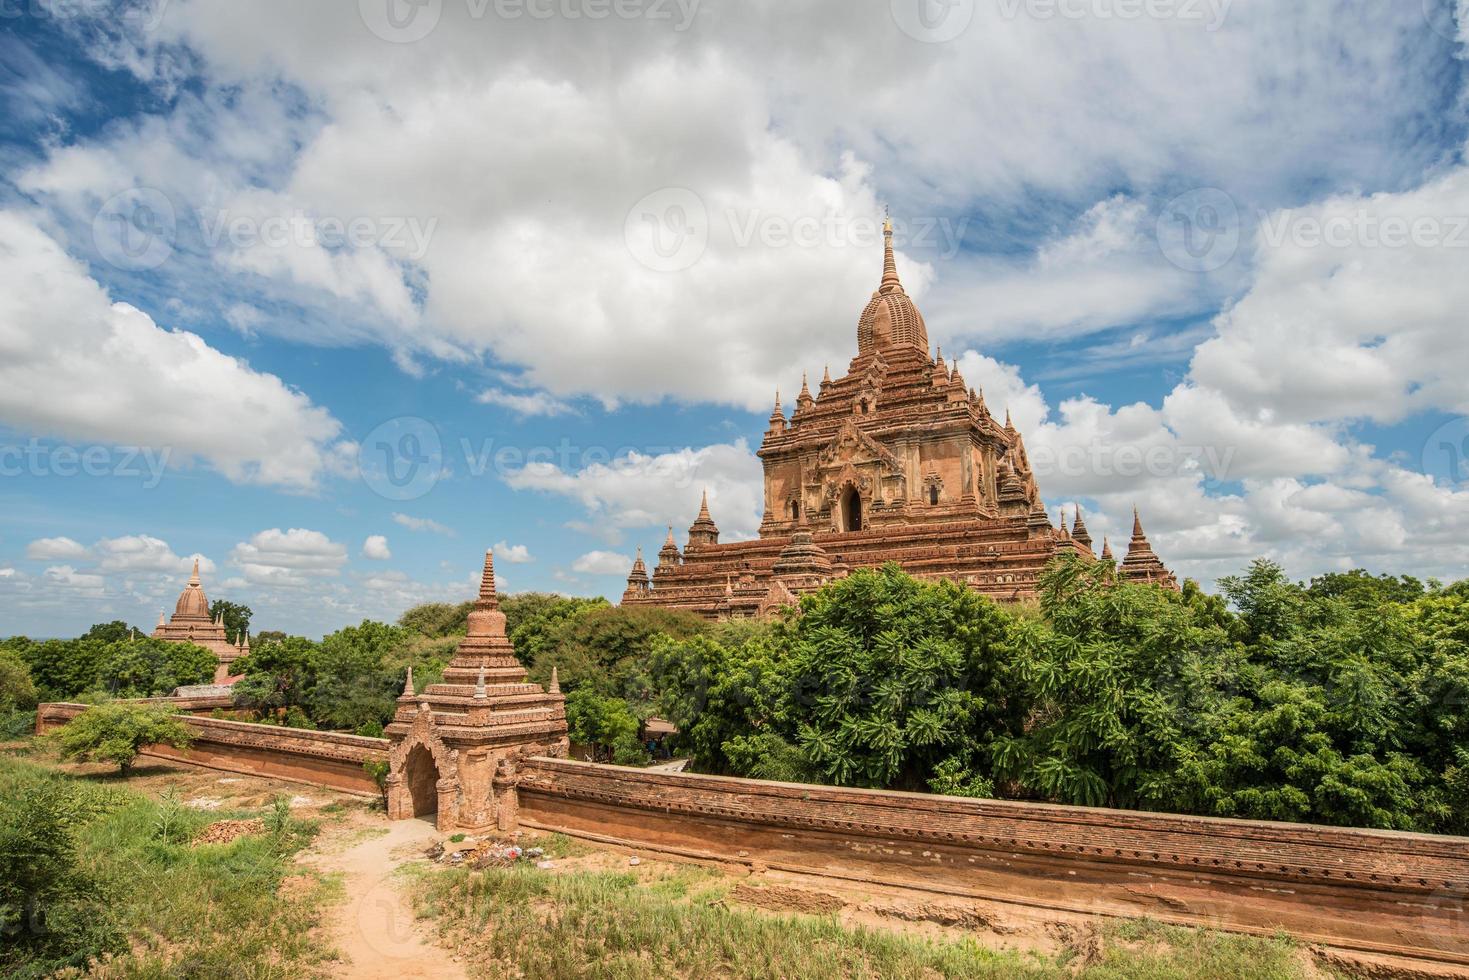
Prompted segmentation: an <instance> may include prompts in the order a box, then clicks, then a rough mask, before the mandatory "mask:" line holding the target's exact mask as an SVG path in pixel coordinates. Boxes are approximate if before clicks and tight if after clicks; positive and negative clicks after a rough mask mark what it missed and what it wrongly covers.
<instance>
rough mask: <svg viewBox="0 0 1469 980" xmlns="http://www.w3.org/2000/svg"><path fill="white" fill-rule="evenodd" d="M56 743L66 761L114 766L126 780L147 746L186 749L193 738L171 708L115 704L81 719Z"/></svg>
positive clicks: (58, 736) (66, 728)
mask: <svg viewBox="0 0 1469 980" xmlns="http://www.w3.org/2000/svg"><path fill="white" fill-rule="evenodd" d="M56 741H57V744H58V745H59V746H60V748H61V757H62V758H63V759H75V760H78V761H81V762H113V763H116V764H117V767H118V769H119V771H121V773H122V774H123V775H124V776H126V775H127V774H128V770H130V769H131V768H132V765H133V761H134V760H135V759H136V758H137V757H138V753H139V752H141V751H142V750H143V749H144V748H145V747H146V746H149V745H171V746H173V747H174V748H178V749H186V748H188V747H189V743H190V742H192V741H193V736H192V735H191V734H190V733H189V730H188V728H187V727H185V726H184V723H183V722H182V721H180V720H179V718H178V716H177V715H174V714H173V713H172V712H170V711H169V710H168V709H167V708H150V707H145V706H143V705H137V704H123V703H121V702H113V703H111V704H102V705H98V706H97V707H95V708H89V709H88V710H87V711H84V712H82V713H81V714H79V715H77V716H76V717H75V718H73V719H72V720H71V721H70V722H68V723H67V724H66V725H65V726H64V727H63V728H62V729H61V731H59V732H57V734H56Z"/></svg>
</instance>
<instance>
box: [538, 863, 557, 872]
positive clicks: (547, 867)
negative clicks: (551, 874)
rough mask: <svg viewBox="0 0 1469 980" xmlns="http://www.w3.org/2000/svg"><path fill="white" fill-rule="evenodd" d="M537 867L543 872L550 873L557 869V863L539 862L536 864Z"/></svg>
mask: <svg viewBox="0 0 1469 980" xmlns="http://www.w3.org/2000/svg"><path fill="white" fill-rule="evenodd" d="M536 867H538V868H540V869H541V870H542V871H550V870H551V869H552V868H554V867H556V862H555V861H537V862H536Z"/></svg>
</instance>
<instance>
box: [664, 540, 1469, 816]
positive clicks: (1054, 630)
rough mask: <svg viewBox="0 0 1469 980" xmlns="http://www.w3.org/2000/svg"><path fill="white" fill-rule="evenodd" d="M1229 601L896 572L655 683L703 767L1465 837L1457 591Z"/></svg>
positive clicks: (1097, 581)
mask: <svg viewBox="0 0 1469 980" xmlns="http://www.w3.org/2000/svg"><path fill="white" fill-rule="evenodd" d="M1221 586H1222V589H1223V593H1224V595H1223V596H1222V597H1215V596H1208V595H1205V594H1203V593H1202V592H1200V591H1199V590H1198V589H1197V588H1196V587H1194V586H1192V585H1189V586H1188V587H1186V588H1185V589H1184V590H1183V591H1182V592H1181V593H1174V592H1168V591H1164V590H1161V589H1157V588H1153V587H1148V586H1138V585H1129V584H1123V583H1119V582H1118V581H1116V580H1115V573H1114V569H1113V567H1112V566H1111V564H1110V563H1099V564H1094V565H1087V564H1083V563H1081V562H1079V561H1065V560H1063V561H1058V562H1056V563H1054V564H1053V565H1052V566H1051V567H1050V568H1049V569H1048V570H1047V572H1046V574H1045V576H1044V578H1043V580H1042V583H1041V598H1040V601H1039V603H1038V604H1036V605H1034V606H1010V607H1000V606H996V605H994V604H992V603H990V602H988V601H985V600H982V599H980V598H978V597H976V596H974V595H973V594H971V593H969V592H967V591H966V590H963V589H960V588H957V587H955V586H953V585H950V584H948V583H937V584H927V583H920V582H917V581H915V580H913V579H911V578H909V577H908V576H906V575H904V574H903V573H902V572H901V571H900V570H899V569H898V568H897V567H896V566H888V567H887V568H884V569H880V570H870V571H860V572H857V573H854V574H853V575H851V576H850V577H848V578H847V579H845V580H842V581H839V582H836V583H833V584H832V585H830V586H828V587H827V588H825V589H823V590H822V591H821V592H819V593H817V594H816V595H813V596H808V597H806V598H805V599H804V600H803V601H802V612H801V615H799V616H792V617H789V618H787V619H785V620H784V621H782V622H779V623H777V624H774V625H773V626H771V627H768V628H764V629H760V628H752V629H748V630H747V631H746V633H745V634H744V635H743V636H736V635H734V634H732V633H730V634H727V635H725V636H716V635H714V634H707V633H706V634H702V635H696V636H692V637H688V638H685V639H674V638H665V639H662V640H660V641H659V642H658V643H657V644H655V648H654V652H653V654H652V656H651V658H650V661H649V669H650V672H651V679H652V685H653V688H654V690H656V692H657V703H658V705H659V706H660V707H661V708H662V710H663V711H664V713H665V714H666V716H667V717H669V718H670V719H671V720H672V721H674V722H675V724H677V725H678V726H679V727H680V729H682V731H683V744H684V746H685V747H686V748H687V750H689V751H690V752H691V753H692V755H693V757H694V760H695V763H696V765H697V766H698V767H699V768H700V769H702V770H704V771H710V772H726V773H735V774H740V775H750V776H756V777H760V778H774V779H794V780H807V781H820V782H829V783H834V784H839V785H854V786H873V787H891V788H916V787H921V786H927V787H928V788H930V789H933V790H935V791H939V792H945V793H955V794H960V795H990V794H993V793H998V794H1001V795H1005V796H1009V797H1014V798H1022V799H1041V800H1050V801H1057V802H1064V803H1073V804H1083V805H1090V806H1115V807H1135V808H1142V809H1159V810H1184V811H1188V812H1194V813H1201V814H1210V815H1219V816H1236V817H1250V818H1260V819H1279V820H1297V821H1313V822H1319V823H1331V824H1351V825H1358V826H1369V827H1384V828H1397V829H1408V830H1427V831H1441V832H1459V833H1462V832H1465V831H1469V806H1466V804H1469V583H1460V584H1459V585H1456V586H1452V587H1449V588H1442V587H1439V586H1437V585H1431V586H1425V585H1424V584H1423V583H1420V582H1418V581H1416V580H1414V579H1410V578H1392V577H1387V576H1384V577H1378V578H1374V577H1372V576H1368V575H1366V574H1365V573H1350V574H1342V575H1331V576H1325V577H1323V578H1320V579H1317V580H1315V581H1313V582H1312V583H1311V584H1310V585H1305V586H1303V585H1297V584H1294V583H1292V582H1290V581H1289V580H1287V579H1286V578H1285V576H1284V574H1283V573H1282V572H1281V570H1280V568H1279V567H1277V566H1275V565H1273V564H1271V563H1269V562H1263V561H1262V562H1257V563H1256V564H1255V565H1254V566H1252V567H1251V569H1250V570H1249V571H1248V573H1246V574H1245V575H1243V576H1240V577H1237V578H1230V579H1225V580H1224V581H1223V582H1222V583H1221Z"/></svg>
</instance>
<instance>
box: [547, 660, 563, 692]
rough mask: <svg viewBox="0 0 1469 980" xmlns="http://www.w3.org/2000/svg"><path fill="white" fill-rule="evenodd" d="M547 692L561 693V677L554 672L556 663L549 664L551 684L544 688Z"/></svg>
mask: <svg viewBox="0 0 1469 980" xmlns="http://www.w3.org/2000/svg"><path fill="white" fill-rule="evenodd" d="M546 693H547V694H560V693H561V677H560V675H558V674H557V673H556V665H555V664H552V665H551V686H550V687H548V688H547V689H546Z"/></svg>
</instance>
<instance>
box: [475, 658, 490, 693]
mask: <svg viewBox="0 0 1469 980" xmlns="http://www.w3.org/2000/svg"><path fill="white" fill-rule="evenodd" d="M487 697H489V692H488V691H487V690H486V689H485V665H484V664H480V665H479V679H478V680H476V681H475V682H474V699H475V700H476V701H483V700H485V699H486V698H487Z"/></svg>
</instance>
